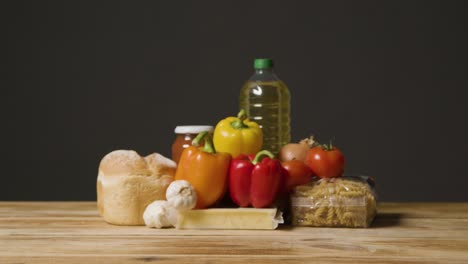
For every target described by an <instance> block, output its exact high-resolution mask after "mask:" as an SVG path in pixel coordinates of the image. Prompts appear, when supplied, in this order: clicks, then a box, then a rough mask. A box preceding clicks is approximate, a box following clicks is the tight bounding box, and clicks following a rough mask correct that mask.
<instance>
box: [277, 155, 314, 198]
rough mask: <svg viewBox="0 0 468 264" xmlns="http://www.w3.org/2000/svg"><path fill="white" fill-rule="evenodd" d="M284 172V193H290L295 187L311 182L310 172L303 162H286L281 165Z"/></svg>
mask: <svg viewBox="0 0 468 264" xmlns="http://www.w3.org/2000/svg"><path fill="white" fill-rule="evenodd" d="M282 165H283V168H284V170H285V171H286V173H285V174H286V191H288V192H289V191H291V190H292V189H293V188H294V187H296V186H297V185H302V184H306V183H308V182H309V181H310V180H311V176H312V171H311V170H310V168H309V166H307V165H306V164H305V163H304V162H303V161H300V160H288V161H285V162H283V163H282Z"/></svg>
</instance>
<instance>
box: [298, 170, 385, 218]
mask: <svg viewBox="0 0 468 264" xmlns="http://www.w3.org/2000/svg"><path fill="white" fill-rule="evenodd" d="M376 207H377V204H376V194H375V190H374V181H373V180H372V178H370V177H365V176H347V177H340V178H323V179H318V180H314V181H312V182H311V183H309V184H307V185H300V186H297V187H296V188H295V189H294V192H293V194H292V195H291V214H292V224H293V225H295V226H317V227H319V226H321V227H369V226H370V224H371V223H372V220H373V219H374V217H375V215H376V213H377V208H376Z"/></svg>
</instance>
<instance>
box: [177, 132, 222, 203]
mask: <svg viewBox="0 0 468 264" xmlns="http://www.w3.org/2000/svg"><path fill="white" fill-rule="evenodd" d="M202 140H204V142H205V145H204V146H203V147H200V148H197V146H199V145H200V142H201V141H202ZM230 162H231V155H230V154H229V153H224V152H219V153H216V150H215V148H214V146H213V141H212V139H211V136H210V134H208V132H206V131H205V132H201V133H200V134H198V135H197V137H196V138H195V139H194V140H193V141H192V146H190V147H188V148H186V149H184V151H183V152H182V154H181V156H180V160H179V164H178V166H177V170H176V174H175V179H176V180H186V181H188V182H190V184H191V185H192V186H193V187H194V188H195V191H196V192H197V205H196V206H195V208H196V209H202V208H207V207H209V206H211V205H213V204H214V203H216V201H218V200H220V199H221V198H222V197H223V195H224V193H225V192H226V190H227V177H228V171H229V164H230Z"/></svg>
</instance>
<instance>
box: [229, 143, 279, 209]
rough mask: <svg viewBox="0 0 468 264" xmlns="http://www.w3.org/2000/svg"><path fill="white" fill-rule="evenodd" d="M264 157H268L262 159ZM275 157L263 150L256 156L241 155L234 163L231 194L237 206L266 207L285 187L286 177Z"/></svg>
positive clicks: (231, 173) (230, 185)
mask: <svg viewBox="0 0 468 264" xmlns="http://www.w3.org/2000/svg"><path fill="white" fill-rule="evenodd" d="M264 156H267V157H265V158H263V159H261V158H262V157H264ZM273 157H274V155H273V154H272V153H271V152H269V151H267V150H262V151H260V152H258V153H257V155H255V157H253V156H252V155H250V156H248V155H243V154H241V155H239V156H237V157H236V158H235V159H233V160H232V162H231V165H230V168H229V193H230V195H231V199H232V201H233V202H234V203H236V204H237V205H239V206H240V207H247V206H249V205H252V206H253V207H255V208H263V207H267V206H269V205H271V204H272V203H273V202H274V200H275V198H276V196H277V194H278V193H279V191H280V188H281V186H282V185H283V184H284V175H283V170H282V167H281V163H280V161H279V160H277V159H273ZM260 160H261V161H260Z"/></svg>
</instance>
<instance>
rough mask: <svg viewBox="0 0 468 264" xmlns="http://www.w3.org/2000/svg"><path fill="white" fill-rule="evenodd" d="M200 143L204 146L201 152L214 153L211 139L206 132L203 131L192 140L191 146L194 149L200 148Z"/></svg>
mask: <svg viewBox="0 0 468 264" xmlns="http://www.w3.org/2000/svg"><path fill="white" fill-rule="evenodd" d="M201 141H204V142H205V145H204V147H203V151H205V152H208V153H212V154H214V153H216V149H215V147H214V145H213V139H212V138H211V136H210V134H209V133H208V131H203V132H200V133H199V134H198V135H197V136H196V137H195V139H193V140H192V145H193V146H195V147H198V146H200V143H201Z"/></svg>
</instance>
